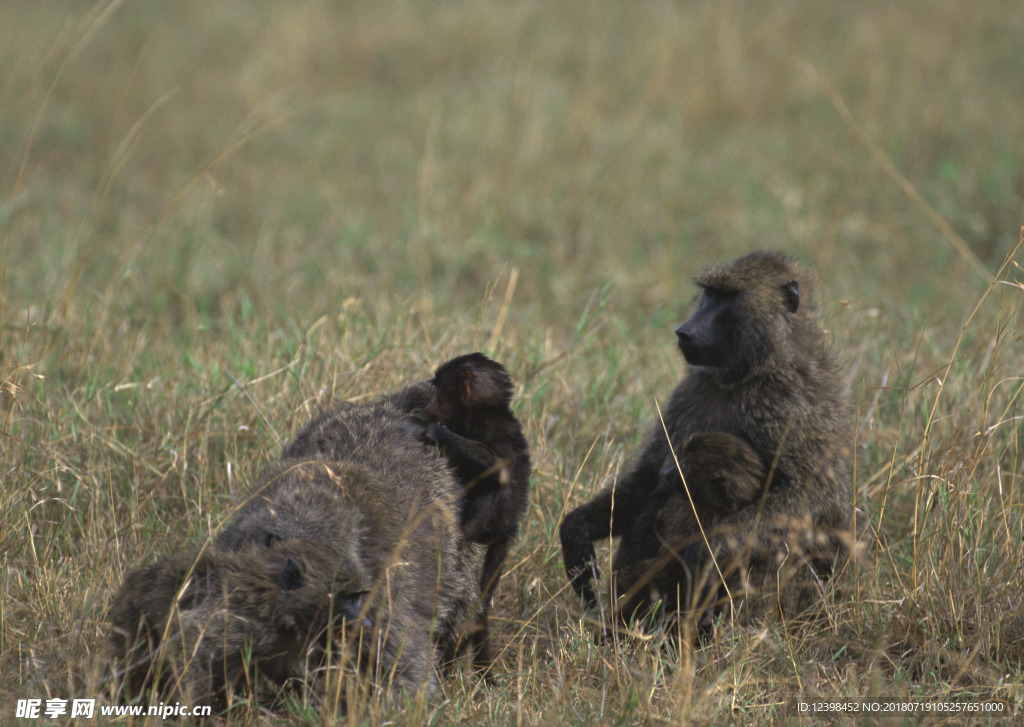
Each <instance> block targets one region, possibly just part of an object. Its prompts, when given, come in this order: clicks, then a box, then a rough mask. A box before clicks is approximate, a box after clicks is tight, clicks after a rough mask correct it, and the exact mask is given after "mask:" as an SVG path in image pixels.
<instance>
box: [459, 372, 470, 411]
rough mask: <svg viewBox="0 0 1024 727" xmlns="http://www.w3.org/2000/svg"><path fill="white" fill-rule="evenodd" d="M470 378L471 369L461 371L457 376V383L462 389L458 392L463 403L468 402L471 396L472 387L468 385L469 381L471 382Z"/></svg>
mask: <svg viewBox="0 0 1024 727" xmlns="http://www.w3.org/2000/svg"><path fill="white" fill-rule="evenodd" d="M472 380H473V372H472V371H463V372H462V374H461V375H460V376H459V383H460V384H462V391H461V392H460V394H459V395H460V396H461V397H462V403H463V404H466V403H468V402H469V400H470V398H471V397H472V396H473V389H472V388H471V387H470V385H469V382H471V381H472Z"/></svg>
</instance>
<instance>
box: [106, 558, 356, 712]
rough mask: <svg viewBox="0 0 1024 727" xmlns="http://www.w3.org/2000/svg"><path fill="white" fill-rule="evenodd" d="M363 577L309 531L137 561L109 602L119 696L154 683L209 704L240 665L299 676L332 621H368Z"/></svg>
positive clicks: (274, 676)
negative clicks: (306, 535)
mask: <svg viewBox="0 0 1024 727" xmlns="http://www.w3.org/2000/svg"><path fill="white" fill-rule="evenodd" d="M364 579H365V575H364V574H363V573H361V572H360V570H359V568H358V564H357V563H348V562H345V559H344V557H343V556H342V555H341V554H340V553H338V552H337V551H335V550H334V549H333V548H331V547H330V545H329V544H327V543H324V542H318V541H309V540H289V541H281V542H279V543H274V544H273V545H272V546H270V547H263V546H257V545H248V546H246V547H244V548H241V549H239V550H237V551H235V552H224V551H221V550H218V549H216V548H207V549H205V550H190V551H183V552H181V553H176V554H174V555H172V556H170V557H168V558H165V559H163V560H161V561H158V562H157V563H154V564H153V565H149V566H144V567H142V568H137V569H136V570H134V571H132V572H130V573H129V574H128V576H127V577H126V578H125V582H124V585H122V587H121V590H120V591H119V592H118V594H117V597H116V598H115V600H114V604H113V606H112V608H111V621H112V623H113V628H112V629H111V633H110V636H109V638H108V648H109V650H110V652H111V654H112V655H115V656H116V658H117V660H118V663H120V664H123V669H122V671H121V672H120V674H119V676H120V686H121V688H122V689H123V690H124V693H125V696H127V697H128V698H134V697H137V696H140V695H141V694H142V693H143V692H144V691H145V690H146V689H147V688H148V686H149V685H151V684H154V685H156V686H157V687H158V690H159V691H161V692H162V693H166V694H167V695H168V696H169V697H174V698H177V699H185V700H187V701H190V702H192V703H195V704H202V703H209V702H210V701H211V700H212V701H215V702H218V703H219V702H220V701H221V699H222V696H223V694H224V691H225V689H226V688H227V687H229V686H238V685H239V684H240V682H241V681H242V680H243V678H245V677H246V675H247V672H248V676H249V677H250V678H251V677H252V676H254V675H255V673H256V672H257V671H258V672H259V673H261V674H262V675H263V676H265V677H268V678H269V679H271V680H273V681H274V682H276V683H279V684H283V683H285V682H287V681H288V680H289V679H293V678H297V679H301V678H302V677H303V675H304V674H306V672H307V671H308V670H309V669H310V668H315V667H316V666H318V665H319V664H320V663H321V662H322V661H323V657H324V655H325V654H326V653H327V648H328V640H329V639H331V638H333V634H334V629H335V628H343V629H350V630H357V629H360V628H362V627H363V626H365V625H369V621H367V620H366V618H365V617H363V616H362V615H361V611H362V608H363V601H364V599H365V593H366V592H365V590H364V589H365V584H364Z"/></svg>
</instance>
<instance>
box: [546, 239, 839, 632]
mask: <svg viewBox="0 0 1024 727" xmlns="http://www.w3.org/2000/svg"><path fill="white" fill-rule="evenodd" d="M696 282H697V285H698V286H699V287H700V288H701V289H702V292H701V294H700V296H699V299H698V303H697V308H696V310H695V311H694V312H693V314H692V315H691V316H690V318H689V319H688V320H687V321H686V322H685V323H684V324H683V325H682V326H680V327H679V329H678V330H677V331H676V334H677V336H678V339H679V348H680V350H681V351H682V353H683V356H684V357H685V358H686V361H687V363H688V364H689V366H690V372H689V375H688V376H687V377H686V378H684V379H683V381H682V382H681V383H680V384H679V385H678V386H677V387H676V389H675V391H674V392H673V393H672V396H671V399H670V400H669V402H668V406H667V407H666V408H665V409H664V410H663V416H664V422H665V428H666V429H667V431H668V433H669V439H670V440H671V443H670V442H669V441H666V437H665V433H664V431H663V430H662V425H661V422H655V423H654V424H653V425H652V427H651V429H650V430H649V432H648V435H647V438H646V441H645V442H644V445H643V447H642V449H641V451H640V453H639V454H638V456H637V457H636V459H634V461H633V462H632V464H631V466H630V467H629V469H628V470H627V472H626V474H625V475H624V476H622V477H621V478H619V480H618V481H617V482H616V483H615V484H614V485H613V486H610V487H608V488H606V489H605V490H604V491H602V492H601V493H599V494H598V495H597V496H596V497H594V499H592V500H591V501H590V502H588V503H587V504H585V505H583V506H581V507H579V508H577V509H575V510H573V511H572V512H570V513H569V514H568V515H567V516H566V518H565V520H564V521H563V523H562V525H561V539H562V553H563V556H564V558H565V565H566V570H567V572H568V574H569V577H570V579H571V581H572V584H573V587H574V588H575V589H576V591H577V592H578V593H579V594H580V595H581V596H583V598H584V600H585V601H586V602H587V603H588V604H595V603H596V594H595V593H594V590H593V586H592V580H593V578H594V575H595V574H596V568H595V555H594V549H593V544H592V543H593V541H595V540H597V539H599V538H605V537H608V536H609V535H611V536H617V537H620V542H619V546H618V550H617V551H616V554H615V558H614V561H613V564H612V567H613V570H614V590H615V593H616V595H617V596H620V597H621V596H624V595H626V594H630V595H631V596H632V597H631V598H625V599H624V601H625V603H626V605H625V606H623V607H622V615H623V616H624V617H626V618H628V617H629V616H631V615H632V613H633V611H634V610H635V608H637V607H645V606H647V605H651V604H648V603H644V599H643V598H639V600H638V598H637V597H636V596H637V593H638V591H639V590H642V589H638V588H637V586H638V579H640V578H642V577H647V578H653V579H655V580H661V581H662V583H661V585H662V588H661V589H659V593H661V594H664V593H665V592H666V591H672V590H675V591H676V592H677V593H679V594H680V595H679V601H678V602H677V603H675V604H673V603H671V602H669V603H668V604H667V606H669V607H672V606H673V605H675V606H676V607H677V608H679V609H681V610H682V611H684V612H685V611H688V610H690V609H691V608H692V607H693V606H692V602H693V599H695V598H697V597H698V594H697V592H696V591H695V590H694V589H689V588H687V586H686V584H685V583H681V582H679V581H681V580H682V575H677V577H676V581H677V582H676V583H675V584H674V585H675V586H676V588H673V587H672V586H673V584H672V583H671V582H669V583H665V582H664V578H662V576H664V573H661V574H659V573H654V574H646V575H645V574H643V573H641V572H640V569H639V568H638V567H637V564H640V563H649V562H652V561H655V562H656V561H658V558H657V554H658V553H659V552H665V550H666V549H667V550H668V552H670V553H673V554H675V561H676V563H677V564H678V565H680V566H682V568H681V569H679V570H675V571H674V572H675V573H676V574H680V573H682V572H688V573H701V574H703V573H705V572H707V571H708V568H707V567H706V566H707V564H708V561H709V560H710V558H709V555H710V554H709V551H708V548H707V546H706V545H705V544H704V543H703V541H702V539H700V538H699V536H697V535H695V533H696V532H697V531H696V522H695V520H694V518H693V515H692V510H691V509H690V505H689V503H688V502H684V500H683V498H682V497H680V496H679V495H676V494H673V495H671V496H669V497H668V498H667V499H665V498H659V497H652V494H653V493H654V492H655V490H656V489H657V488H658V486H659V482H660V481H661V479H662V476H663V473H664V472H665V471H666V469H668V468H669V467H670V466H672V465H673V464H674V460H673V458H672V453H671V452H670V451H669V447H670V446H671V447H672V449H674V450H675V451H676V452H683V451H684V450H685V448H686V445H687V443H688V442H690V440H691V438H692V437H695V436H704V435H705V433H707V432H722V433H725V434H727V435H731V436H734V437H737V438H739V439H740V440H741V441H744V442H747V443H749V445H750V447H751V448H752V449H753V451H754V453H756V455H757V459H758V460H759V461H760V462H761V463H762V467H763V466H764V463H770V467H769V468H768V470H769V472H768V475H767V476H766V480H767V482H766V483H764V492H763V495H762V494H760V492H759V493H758V496H757V497H755V498H754V500H753V501H750V502H748V503H747V504H745V505H739V506H738V509H736V510H735V511H734V512H729V513H727V514H726V513H724V512H721V511H719V512H718V513H716V518H715V521H716V522H715V526H714V528H712V530H711V532H709V533H708V535H709V538H710V543H711V547H712V550H713V552H714V555H715V558H716V560H717V562H718V563H719V565H720V566H722V570H723V572H724V573H726V574H727V575H728V574H732V575H731V576H730V577H731V578H732V579H733V581H732V583H731V585H732V586H733V587H732V588H731V593H732V594H733V595H734V596H735V595H737V594H740V593H742V594H744V595H745V596H746V597H747V598H750V597H751V596H755V595H762V596H764V597H765V598H764V599H763V601H762V604H765V603H767V602H769V601H770V600H771V599H770V598H768V597H769V596H772V595H773V593H774V589H775V587H776V584H777V583H778V584H780V585H782V586H783V587H784V590H785V591H786V593H779V594H774V595H778V596H780V597H781V596H783V595H785V596H786V598H781V599H780V600H779V601H778V602H780V603H782V604H783V605H784V606H786V607H787V610H789V608H791V607H792V608H801V607H803V606H804V605H806V604H807V602H808V597H809V596H811V595H813V593H814V592H816V587H814V586H813V584H815V583H820V582H821V581H823V580H824V579H826V578H828V576H829V575H830V573H831V569H832V566H833V563H834V562H835V560H836V559H837V558H839V557H841V556H843V555H844V554H845V549H844V545H843V542H842V539H841V536H842V535H845V531H846V530H848V528H849V524H850V503H851V494H850V450H851V444H852V429H851V417H850V407H849V403H848V394H847V391H846V386H845V383H844V380H843V376H842V374H841V371H840V368H839V366H838V364H837V363H836V360H835V358H834V356H833V354H832V351H831V349H830V346H829V344H828V342H827V337H826V334H825V332H824V330H823V329H822V327H821V323H820V322H819V319H818V316H817V313H816V311H815V307H814V305H813V304H809V301H810V299H811V296H810V295H809V293H810V278H809V276H808V275H807V273H806V272H805V271H804V270H803V269H802V268H801V267H800V266H799V265H797V264H796V263H795V262H793V261H792V260H790V259H788V258H786V257H784V256H782V255H778V254H774V253H754V254H751V255H747V256H746V257H743V258H740V259H738V260H735V261H733V262H730V263H725V264H722V265H718V266H715V267H712V268H710V269H709V270H707V271H705V272H704V273H702V274H701V275H700V276H698V277H697V280H696ZM698 442H699V440H698ZM692 446H694V447H696V446H697V444H696V443H695V444H693V445H692ZM744 459H745V458H744ZM722 464H723V468H725V469H731V470H732V471H733V473H734V474H732V475H731V477H732V478H733V481H736V482H740V483H742V482H750V481H751V478H750V475H749V474H743V472H744V470H748V471H749V466H748V465H744V464H742V463H740V464H735V463H732V464H730V463H728V462H724V463H722ZM733 468H735V469H733ZM740 499H742V498H740ZM613 503H614V512H613ZM737 504H738V503H737ZM726 505H727V506H728V507H729V508H731V507H732V505H731V504H730V503H726ZM698 507H700V506H698ZM716 507H718V506H716ZM698 541H699V542H698ZM666 570H667V571H668V572H670V573H671V572H673V571H672V569H669V568H666ZM783 571H785V572H783ZM794 571H799V572H800V575H801V576H804V580H803V582H802V583H798V582H796V581H792V580H787V579H790V576H791V574H792V572H794ZM807 583H811V584H812V587H811V588H807V587H805V586H806V584H807ZM791 596H792V597H791ZM663 605H665V604H663ZM752 611H756V609H752ZM698 615H699V614H698Z"/></svg>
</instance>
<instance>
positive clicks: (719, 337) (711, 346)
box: [676, 288, 740, 368]
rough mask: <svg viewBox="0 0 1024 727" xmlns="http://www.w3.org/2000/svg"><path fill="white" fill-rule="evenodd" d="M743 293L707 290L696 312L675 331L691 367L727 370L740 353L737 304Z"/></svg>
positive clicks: (717, 289) (702, 295)
mask: <svg viewBox="0 0 1024 727" xmlns="http://www.w3.org/2000/svg"><path fill="white" fill-rule="evenodd" d="M739 296H740V293H738V292H737V291H731V290H724V289H720V288H705V289H704V290H703V292H702V293H701V295H700V298H699V300H698V303H697V309H696V310H695V311H694V312H693V314H692V315H691V316H690V317H689V319H687V321H686V323H684V324H683V325H681V326H679V328H677V329H676V336H678V338H679V350H680V351H682V352H683V356H684V357H685V358H686V362H687V363H688V364H690V365H691V366H702V367H707V368H728V367H729V365H730V363H731V362H732V361H733V359H734V357H735V356H736V354H737V353H738V345H737V333H738V328H739V327H738V316H737V302H738V298H739Z"/></svg>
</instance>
